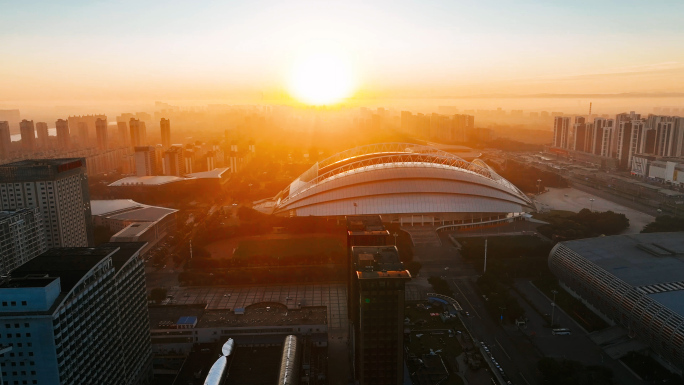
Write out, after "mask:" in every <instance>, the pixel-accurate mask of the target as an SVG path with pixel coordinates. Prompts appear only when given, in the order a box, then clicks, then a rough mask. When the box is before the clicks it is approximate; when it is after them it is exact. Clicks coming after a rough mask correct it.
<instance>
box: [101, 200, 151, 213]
mask: <svg viewBox="0 0 684 385" xmlns="http://www.w3.org/2000/svg"><path fill="white" fill-rule="evenodd" d="M146 206H147V205H144V204H142V203H138V202H136V201H134V200H132V199H107V200H104V199H103V200H98V199H96V200H91V201H90V211H91V212H92V214H93V215H105V214H111V213H115V212H118V211H125V210H130V209H134V208H138V207H146Z"/></svg>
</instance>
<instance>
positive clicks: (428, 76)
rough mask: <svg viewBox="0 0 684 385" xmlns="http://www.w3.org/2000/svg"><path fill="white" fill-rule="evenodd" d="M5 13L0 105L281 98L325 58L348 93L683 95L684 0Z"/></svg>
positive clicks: (196, 4)
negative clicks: (63, 101)
mask: <svg viewBox="0 0 684 385" xmlns="http://www.w3.org/2000/svg"><path fill="white" fill-rule="evenodd" d="M0 14H1V16H0V51H1V52H2V53H3V60H2V61H0V90H1V91H0V101H3V102H14V101H32V100H115V99H119V100H128V99H131V100H141V99H147V98H149V99H167V100H172V99H184V100H187V99H193V98H197V99H221V98H226V99H229V98H240V97H245V98H251V97H256V96H257V95H259V96H260V97H262V98H263V97H266V98H276V99H277V98H285V99H287V98H288V97H290V96H292V95H294V94H297V92H299V91H297V90H294V89H293V88H297V87H296V86H293V82H298V83H297V84H299V85H301V84H302V83H301V82H299V81H295V80H293V79H294V78H297V76H299V75H298V73H301V72H302V71H304V70H303V69H302V68H308V67H306V65H309V66H310V65H311V63H326V60H329V59H330V58H333V59H331V60H333V61H335V60H337V62H335V63H334V64H333V65H332V66H331V67H326V68H325V69H324V70H323V71H322V73H320V74H318V75H317V76H320V77H321V78H326V77H329V76H332V77H334V76H335V75H334V74H335V71H338V70H340V68H342V69H341V71H343V72H344V74H343V75H342V76H344V77H345V79H346V78H348V79H349V80H345V84H342V85H340V84H337V85H336V86H338V87H341V89H345V90H346V89H347V88H349V89H350V90H347V91H344V92H342V91H341V92H342V93H345V95H344V97H356V98H364V97H440V96H445V95H449V96H467V95H477V94H492V93H513V94H529V93H621V92H682V91H684V23H682V20H681V18H682V15H684V1H681V0H673V1H631V0H623V1H575V0H573V1H567V0H564V1H534V2H532V1H505V0H478V1H453V0H452V1H432V2H427V1H426V2H416V1H412V2H404V1H375V2H362V1H344V2H337V3H331V2H321V1H310V2H307V1H240V2H237V1H192V2H190V1H163V2H161V1H159V2H151V1H139V0H136V1H116V2H115V1H108V2H104V1H67V0H65V1H43V2H37V1H21V2H19V1H0ZM320 54H323V55H324V59H323V60H322V61H316V60H318V59H316V60H314V61H311V60H309V58H311V57H312V56H313V57H318V56H316V55H320ZM307 60H309V61H308V62H307ZM302 62H305V63H309V64H305V65H304V67H302V65H301V63H302ZM298 63H300V64H298ZM298 66H299V67H298ZM305 72H306V71H305ZM308 81H309V82H313V83H316V84H317V82H316V81H315V79H314V80H311V79H309V80H308ZM317 91H320V90H313V91H311V92H314V93H315V92H317ZM300 99H301V98H300Z"/></svg>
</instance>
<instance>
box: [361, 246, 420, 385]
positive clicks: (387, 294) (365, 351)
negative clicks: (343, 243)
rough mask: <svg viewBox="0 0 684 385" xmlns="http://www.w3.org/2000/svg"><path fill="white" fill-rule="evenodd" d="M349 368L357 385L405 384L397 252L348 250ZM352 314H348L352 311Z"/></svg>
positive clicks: (404, 276) (402, 273)
mask: <svg viewBox="0 0 684 385" xmlns="http://www.w3.org/2000/svg"><path fill="white" fill-rule="evenodd" d="M350 254H351V273H352V276H351V278H350V280H351V285H350V286H351V290H352V291H351V292H350V293H349V295H350V307H349V312H350V314H351V316H352V317H353V318H352V319H351V322H352V324H353V336H352V337H351V341H352V349H353V352H354V353H353V354H354V360H353V368H354V374H355V378H356V380H357V381H358V383H359V384H360V385H370V384H372V385H375V384H378V385H380V384H383V385H384V384H394V385H401V384H403V383H404V344H403V341H404V296H405V294H404V293H405V284H406V282H407V281H409V280H410V279H411V274H410V273H409V272H408V271H407V270H405V269H404V267H403V264H402V263H401V262H400V260H399V252H398V251H397V248H396V246H351V253H350ZM352 309H353V310H352Z"/></svg>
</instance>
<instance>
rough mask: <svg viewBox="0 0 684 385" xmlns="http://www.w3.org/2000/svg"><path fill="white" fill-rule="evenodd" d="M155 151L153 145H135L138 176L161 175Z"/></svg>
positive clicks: (136, 172)
mask: <svg viewBox="0 0 684 385" xmlns="http://www.w3.org/2000/svg"><path fill="white" fill-rule="evenodd" d="M155 151H156V150H155V148H154V147H152V146H138V147H135V174H136V175H137V176H151V175H159V172H158V171H159V170H157V156H156V153H155Z"/></svg>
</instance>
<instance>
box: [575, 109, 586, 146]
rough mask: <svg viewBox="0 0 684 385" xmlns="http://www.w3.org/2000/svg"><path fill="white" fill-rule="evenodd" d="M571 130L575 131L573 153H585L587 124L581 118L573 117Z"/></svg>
mask: <svg viewBox="0 0 684 385" xmlns="http://www.w3.org/2000/svg"><path fill="white" fill-rule="evenodd" d="M573 128H574V129H575V131H574V135H573V143H572V149H573V150H575V151H585V143H586V142H585V141H586V132H587V124H586V122H585V120H584V117H583V116H576V117H575V125H574V127H573Z"/></svg>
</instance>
